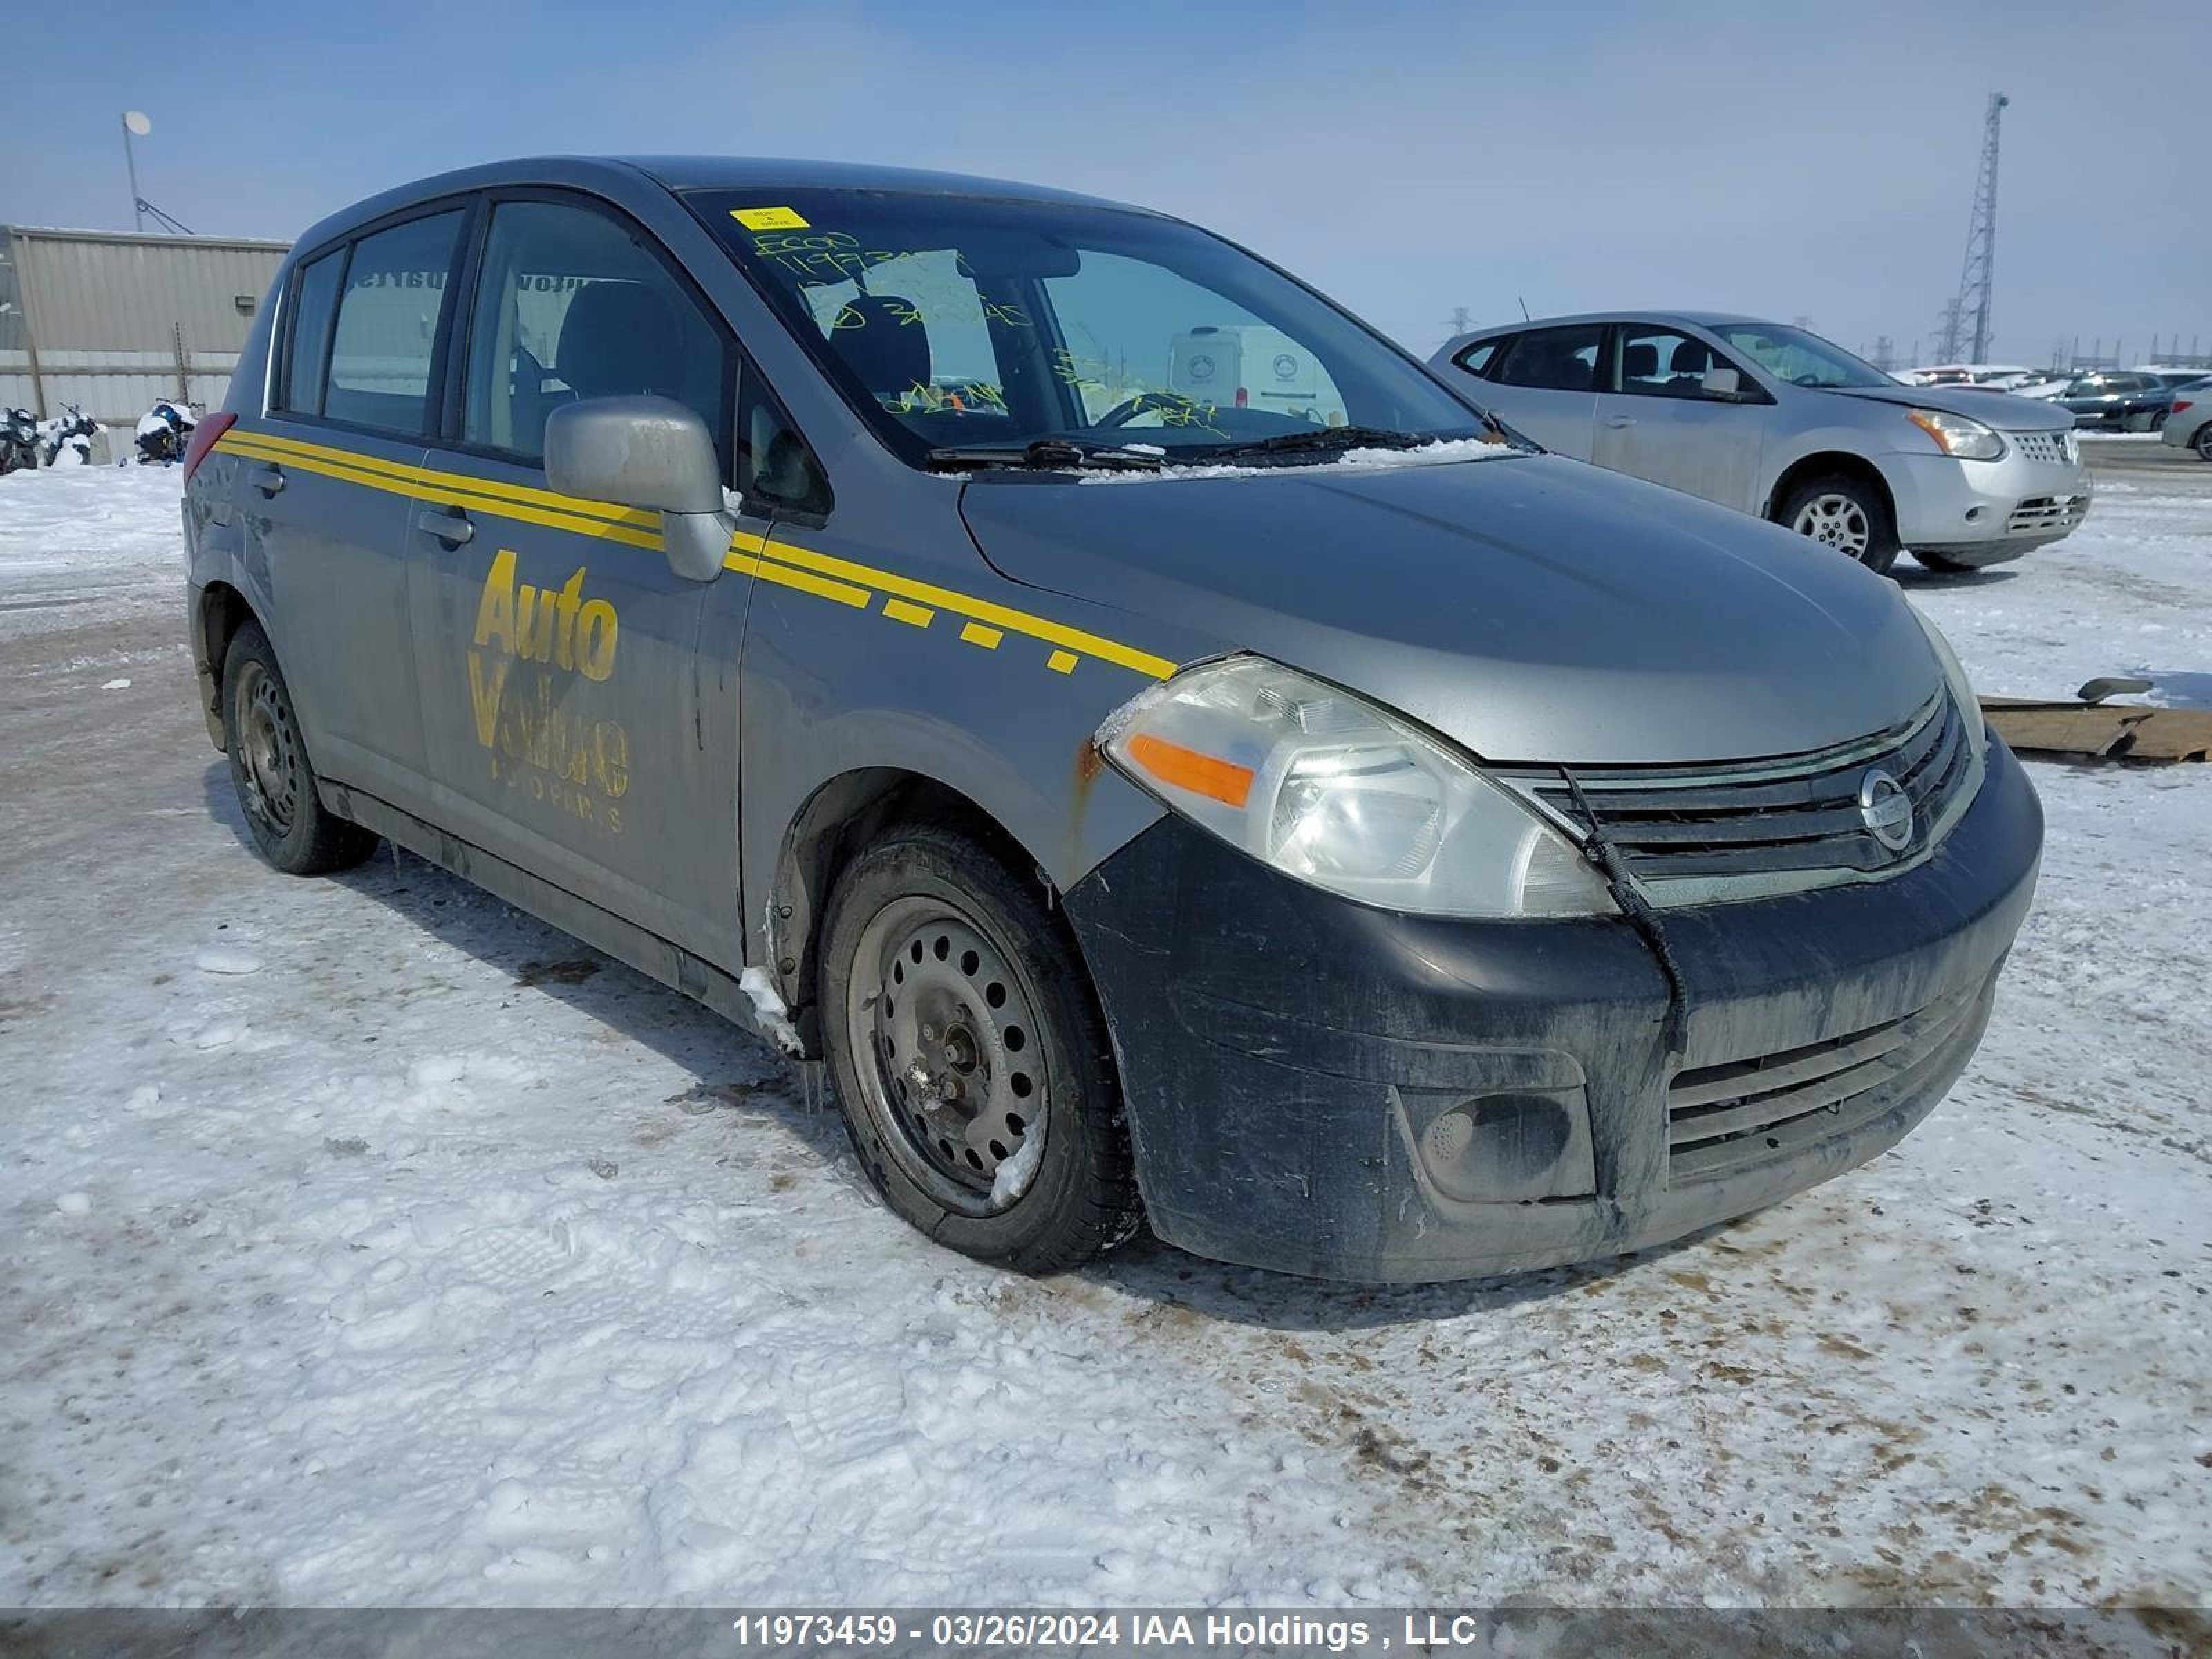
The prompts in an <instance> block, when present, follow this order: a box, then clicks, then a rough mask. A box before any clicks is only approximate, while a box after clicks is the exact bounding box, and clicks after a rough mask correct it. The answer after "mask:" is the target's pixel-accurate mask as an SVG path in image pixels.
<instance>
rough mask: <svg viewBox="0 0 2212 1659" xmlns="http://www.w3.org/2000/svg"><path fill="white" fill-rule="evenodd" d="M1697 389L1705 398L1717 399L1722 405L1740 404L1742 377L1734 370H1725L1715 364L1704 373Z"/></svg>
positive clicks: (1741, 398)
mask: <svg viewBox="0 0 2212 1659" xmlns="http://www.w3.org/2000/svg"><path fill="white" fill-rule="evenodd" d="M1699 390H1700V391H1701V392H1704V393H1705V396H1706V397H1708V398H1717V399H1718V400H1719V401H1720V402H1722V403H1724V404H1733V403H1741V401H1742V400H1743V376H1742V375H1741V374H1738V373H1737V372H1736V371H1735V369H1732V368H1723V366H1722V365H1720V364H1719V363H1715V364H1714V365H1713V366H1712V367H1711V368H1708V369H1707V370H1706V371H1705V379H1704V380H1702V381H1700V382H1699Z"/></svg>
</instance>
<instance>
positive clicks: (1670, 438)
mask: <svg viewBox="0 0 2212 1659" xmlns="http://www.w3.org/2000/svg"><path fill="white" fill-rule="evenodd" d="M1715 364H1718V365H1719V366H1721V367H1722V368H1735V370H1736V372H1737V375H1738V377H1739V380H1740V383H1741V385H1742V386H1745V387H1746V388H1750V387H1753V386H1755V385H1756V384H1757V383H1756V382H1755V381H1753V380H1752V378H1751V377H1750V376H1749V375H1748V374H1744V373H1743V371H1742V369H1741V368H1740V367H1739V366H1738V365H1736V364H1735V363H1732V362H1729V361H1728V359H1727V358H1725V357H1723V356H1722V355H1721V354H1720V353H1719V352H1717V351H1716V350H1715V349H1713V348H1712V347H1711V346H1709V345H1707V344H1706V343H1705V342H1704V341H1703V340H1699V339H1695V338H1692V337H1691V336H1689V335H1686V334H1684V333H1682V332H1681V331H1680V330H1677V329H1670V328H1662V327H1660V326H1658V325H1656V324H1649V323H1622V324H1620V325H1617V326H1616V327H1615V328H1614V330H1613V344H1612V347H1611V349H1610V350H1609V351H1608V353H1607V374H1604V375H1603V376H1602V377H1601V381H1600V384H1601V386H1604V387H1605V388H1606V389H1605V390H1603V391H1601V392H1600V393H1599V394H1598V398H1597V425H1596V429H1595V433H1594V435H1593V437H1592V447H1591V451H1590V459H1592V460H1594V461H1595V462H1596V463H1597V464H1598V465H1600V466H1606V467H1611V468H1612V469H1613V471H1616V472H1626V473H1628V474H1630V475H1631V476H1632V477H1638V478H1648V479H1650V481H1651V482H1652V483H1658V484H1665V485H1666V486H1667V487H1668V489H1680V490H1682V491H1684V492H1686V494H1688V495H1702V496H1704V497H1705V499H1706V500H1707V501H1718V502H1720V503H1721V504H1722V505H1723V507H1735V508H1736V509H1737V510H1738V511H1739V512H1744V513H1753V512H1756V511H1757V510H1758V508H1759V448H1760V445H1761V443H1762V442H1763V441H1764V435H1765V430H1766V424H1767V423H1766V421H1765V415H1766V413H1767V408H1766V406H1765V405H1764V404H1744V403H1736V402H1733V401H1727V400H1723V399H1720V398H1708V397H1707V396H1706V395H1705V384H1704V383H1705V370H1706V369H1707V368H1711V367H1713V366H1714V365H1715Z"/></svg>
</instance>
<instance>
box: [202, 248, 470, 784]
mask: <svg viewBox="0 0 2212 1659" xmlns="http://www.w3.org/2000/svg"><path fill="white" fill-rule="evenodd" d="M465 217H466V215H465V210H463V209H461V208H459V207H456V206H453V205H450V204H448V205H447V206H444V207H442V208H439V209H436V210H430V211H427V212H421V213H417V214H416V215H414V216H410V217H408V218H405V219H402V220H398V221H395V222H387V223H386V224H384V225H381V226H380V227H377V228H372V229H371V230H369V231H368V232H366V233H364V234H360V235H358V236H356V237H355V238H353V239H351V240H349V241H348V242H346V243H343V244H341V245H340V246H337V247H336V248H334V249H332V250H331V252H327V253H325V254H322V255H320V256H319V257H318V258H314V259H313V260H311V261H308V262H307V263H306V264H303V265H302V266H301V268H300V270H299V271H298V272H297V273H296V275H295V278H294V280H293V282H292V283H291V285H290V289H289V294H288V295H287V299H286V307H287V321H286V326H285V330H284V340H285V345H284V349H283V355H282V357H281V359H280V362H281V368H280V369H279V371H278V373H277V374H276V377H275V379H276V385H275V386H274V387H273V388H272V395H271V397H270V405H271V406H270V409H269V410H268V411H267V413H266V414H265V415H264V417H263V418H262V419H261V420H259V421H257V422H252V423H251V428H252V429H251V430H250V431H240V430H238V429H237V428H234V435H233V436H232V437H231V438H230V439H229V440H228V441H227V443H226V447H228V448H231V449H234V450H238V451H240V452H241V453H242V454H243V456H244V457H245V465H244V471H243V474H242V483H243V496H244V507H245V511H246V557H247V559H248V560H249V562H251V561H254V560H257V559H258V561H259V562H260V564H261V567H262V573H261V574H262V575H263V577H264V580H265V582H266V584H267V589H268V594H269V615H268V616H267V617H266V618H265V621H266V622H267V623H268V625H269V629H270V635H271V642H272V643H273V644H274V645H275V646H276V654H277V658H278V660H280V661H281V662H282V663H283V665H284V672H285V678H286V681H287V682H288V684H289V688H290V690H291V692H292V697H293V702H294V704H295V707H296V708H298V710H299V714H300V721H301V728H302V736H303V738H305V740H306V742H307V750H308V753H309V755H310V756H311V757H313V762H314V764H315V767H316V769H317V770H318V771H319V772H321V773H322V774H323V775H325V776H326V777H330V778H333V779H337V780H339V781H343V782H346V783H349V784H352V785H354V786H356V787H359V788H361V789H363V790H365V791H366V792H367V793H370V794H372V795H376V796H380V797H381V798H383V799H388V800H392V801H394V802H397V803H398V804H401V805H410V806H418V805H420V804H421V803H422V799H423V798H424V793H425V790H426V787H427V771H428V766H427V762H426V750H425V747H424V742H423V732H422V710H421V705H420V702H419V701H418V699H417V697H416V684H415V681H416V671H415V662H414V654H415V653H414V637H413V630H412V627H411V623H410V614H409V600H408V591H407V574H406V566H405V562H404V561H405V552H406V542H407V530H406V526H407V517H408V512H409V502H408V499H407V495H406V489H407V484H406V477H407V475H408V474H409V473H410V471H411V470H412V469H413V467H415V466H416V465H419V464H420V462H421V461H422V454H423V444H424V434H425V433H426V431H427V430H428V421H429V414H428V411H429V409H430V406H431V404H432V398H431V388H432V387H433V386H434V385H435V384H436V379H437V375H438V373H439V366H440V362H441V355H442V353H443V351H444V350H445V348H446V341H447V333H448V331H449V325H450V317H449V314H448V313H449V312H450V310H451V304H450V296H451V294H452V291H453V283H452V281H451V280H450V279H451V276H452V272H453V264H454V260H455V258H456V255H457V252H458V251H459V246H460V244H461V240H462V238H461V233H462V228H463V224H464V222H465ZM241 424H244V423H241Z"/></svg>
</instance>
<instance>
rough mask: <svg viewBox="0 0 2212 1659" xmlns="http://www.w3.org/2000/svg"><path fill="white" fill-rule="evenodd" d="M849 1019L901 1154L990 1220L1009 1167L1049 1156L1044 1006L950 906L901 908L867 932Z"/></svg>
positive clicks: (918, 1177)
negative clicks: (1039, 1012) (1040, 1038)
mask: <svg viewBox="0 0 2212 1659" xmlns="http://www.w3.org/2000/svg"><path fill="white" fill-rule="evenodd" d="M846 1019H847V1021H848V1032H849V1037H850V1042H851V1053H852V1054H854V1057H855V1059H856V1060H859V1061H860V1064H859V1065H858V1066H857V1069H858V1071H859V1073H860V1087H861V1089H862V1091H864V1093H865V1094H866V1096H867V1100H866V1106H867V1109H868V1110H869V1112H870V1113H871V1115H873V1116H874V1117H875V1119H876V1121H877V1123H878V1126H879V1127H880V1129H881V1131H882V1133H883V1139H884V1145H885V1146H887V1147H888V1148H889V1149H890V1152H891V1154H892V1156H893V1157H894V1158H896V1159H897V1160H898V1161H899V1163H900V1164H901V1165H902V1167H903V1168H904V1170H905V1171H906V1173H907V1175H908V1176H909V1177H910V1178H911V1179H913V1180H914V1181H915V1182H916V1183H917V1184H918V1185H920V1186H921V1187H922V1188H924V1189H925V1190H927V1192H929V1193H930V1194H931V1195H932V1196H933V1198H935V1200H937V1201H938V1202H939V1203H940V1204H942V1205H944V1206H945V1207H946V1208H947V1209H952V1210H957V1211H960V1212H963V1213H965V1214H969V1215H987V1214H989V1213H991V1212H993V1210H994V1208H995V1207H997V1206H994V1203H993V1200H992V1188H993V1185H994V1182H996V1180H997V1178H998V1176H999V1171H1000V1167H1001V1166H1002V1165H1004V1164H1007V1163H1008V1162H1010V1161H1011V1160H1012V1159H1014V1158H1017V1157H1020V1158H1023V1159H1024V1164H1023V1165H1022V1166H1020V1167H1024V1168H1027V1169H1031V1170H1033V1169H1034V1168H1035V1167H1036V1163H1037V1161H1038V1159H1039V1158H1041V1157H1042V1150H1043V1137H1044V1131H1045V1103H1046V1102H1047V1101H1048V1099H1050V1098H1051V1097H1052V1088H1051V1084H1052V1079H1051V1077H1050V1075H1049V1071H1048V1064H1047V1061H1046V1059H1045V1054H1044V1048H1043V1046H1042V1044H1041V1043H1039V1042H1036V1040H1035V1039H1036V1033H1037V1031H1038V1030H1039V1029H1040V1028H1039V1025H1038V1021H1037V1017H1036V1001H1035V998H1034V996H1033V994H1032V993H1031V990H1030V987H1029V986H1028V984H1027V983H1026V982H1025V981H1024V977H1023V975H1021V974H1020V973H1019V972H1018V971H1017V970H1016V969H1015V968H1014V967H1013V965H1012V962H1011V961H1010V959H1009V957H1008V953H1007V952H1006V951H1005V950H1003V949H1001V948H1000V945H998V944H997V943H996V942H995V941H994V939H992V938H991V936H990V934H989V933H987V932H986V931H985V929H984V928H983V927H982V926H981V923H979V922H978V921H976V920H975V918H973V917H971V916H969V915H965V914H963V913H962V911H961V910H960V909H959V908H958V907H957V906H956V905H953V904H952V903H951V902H948V901H946V900H944V899H940V898H935V897H927V898H925V897H921V896H909V897H903V898H896V899H893V900H892V901H890V902H889V903H888V904H886V905H884V907H883V908H881V909H879V910H878V912H877V913H876V914H875V915H874V916H873V917H872V919H871V920H870V921H869V922H868V924H867V926H866V928H865V929H864V930H863V931H862V933H861V935H860V946H859V949H858V950H857V951H855V952H854V969H853V977H852V982H851V992H850V994H849V996H848V999H847V1007H846ZM871 1060H872V1063H870V1061H871Z"/></svg>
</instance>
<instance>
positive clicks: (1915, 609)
mask: <svg viewBox="0 0 2212 1659" xmlns="http://www.w3.org/2000/svg"><path fill="white" fill-rule="evenodd" d="M1905 609H1906V610H1908V611H1911V612H1912V620H1913V621H1915V622H1917V623H1919V624H1920V631H1921V632H1922V633H1923V634H1925V635H1927V636H1928V648H1929V650H1930V651H1933V652H1934V653H1936V662H1937V663H1938V664H1940V665H1942V670H1943V682H1944V684H1946V685H1948V686H1949V687H1950V688H1951V696H1952V699H1953V701H1954V702H1956V703H1957V704H1958V705H1959V719H1960V721H1961V723H1963V724H1964V725H1965V726H1966V747H1967V748H1968V749H1969V750H1972V753H1973V757H1974V758H1975V759H1976V760H1979V759H1981V757H1983V756H1984V754H1986V753H1988V752H1989V747H1990V727H1989V722H1988V721H1987V720H1985V719H1984V718H1983V715H1982V705H1981V701H1980V699H1978V697H1976V696H1974V688H1973V685H1972V682H1970V681H1969V680H1968V679H1967V678H1966V669H1965V668H1964V667H1962V666H1961V665H1960V662H1959V653H1957V652H1955V651H1954V650H1953V649H1952V648H1951V641H1948V640H1947V639H1945V638H1944V637H1943V630H1942V629H1940V628H1938V627H1936V624H1935V623H1932V622H1930V621H1929V620H1928V618H1927V617H1926V615H1925V614H1924V613H1923V611H1921V609H1920V607H1919V606H1918V605H1915V604H1913V603H1912V601H1911V600H1910V599H1907V600H1906V601H1905Z"/></svg>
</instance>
